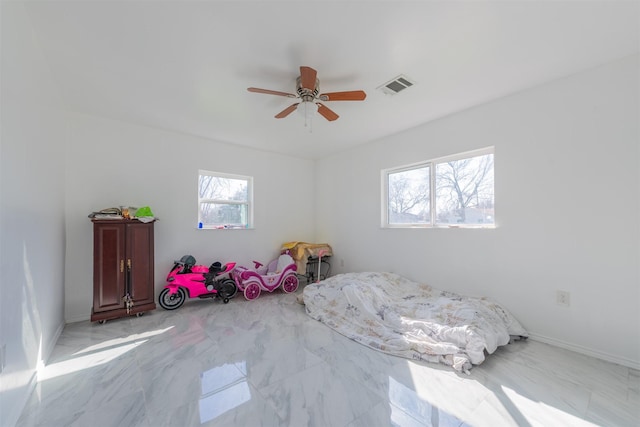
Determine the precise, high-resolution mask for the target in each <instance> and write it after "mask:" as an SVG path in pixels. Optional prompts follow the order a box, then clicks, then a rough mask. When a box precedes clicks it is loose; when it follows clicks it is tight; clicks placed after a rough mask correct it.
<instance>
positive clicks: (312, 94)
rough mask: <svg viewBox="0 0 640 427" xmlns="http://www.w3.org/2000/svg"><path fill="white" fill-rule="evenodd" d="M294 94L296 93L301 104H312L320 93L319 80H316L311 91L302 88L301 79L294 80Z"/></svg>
mask: <svg viewBox="0 0 640 427" xmlns="http://www.w3.org/2000/svg"><path fill="white" fill-rule="evenodd" d="M296 92H298V95H299V96H300V99H301V100H302V101H303V102H313V100H315V99H316V98H317V96H318V93H319V92H320V80H319V79H316V84H315V87H314V88H313V90H311V89H309V88H306V87H302V83H301V78H300V77H298V78H296Z"/></svg>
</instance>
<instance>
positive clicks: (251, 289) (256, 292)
mask: <svg viewBox="0 0 640 427" xmlns="http://www.w3.org/2000/svg"><path fill="white" fill-rule="evenodd" d="M259 296H260V286H259V285H258V284H257V283H249V284H248V285H247V287H246V288H244V297H245V298H246V299H248V300H249V301H251V300H252V299H256V298H258V297H259Z"/></svg>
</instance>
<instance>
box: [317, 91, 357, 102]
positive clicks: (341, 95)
mask: <svg viewBox="0 0 640 427" xmlns="http://www.w3.org/2000/svg"><path fill="white" fill-rule="evenodd" d="M366 97H367V94H366V93H364V91H363V90H350V91H346V92H329V93H323V94H320V95H318V99H320V100H321V101H362V100H364V99H365V98H366Z"/></svg>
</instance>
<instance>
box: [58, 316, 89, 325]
mask: <svg viewBox="0 0 640 427" xmlns="http://www.w3.org/2000/svg"><path fill="white" fill-rule="evenodd" d="M90 319H91V316H87V315H80V316H71V317H67V318H66V319H64V320H65V322H67V323H77V322H84V321H87V320H90Z"/></svg>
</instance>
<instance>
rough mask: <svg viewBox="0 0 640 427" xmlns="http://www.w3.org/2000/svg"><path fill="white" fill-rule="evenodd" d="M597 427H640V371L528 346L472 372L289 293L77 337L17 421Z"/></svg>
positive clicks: (248, 426)
mask: <svg viewBox="0 0 640 427" xmlns="http://www.w3.org/2000/svg"><path fill="white" fill-rule="evenodd" d="M298 292H300V291H298ZM590 425H598V426H639V425H640V372H639V371H637V370H634V369H630V368H626V367H623V366H619V365H615V364H612V363H607V362H604V361H601V360H597V359H594V358H591V357H587V356H584V355H580V354H577V353H573V352H570V351H567V350H563V349H559V348H555V347H552V346H549V345H547V344H543V343H540V342H535V341H531V340H528V341H521V342H514V343H513V344H509V345H507V346H505V347H502V348H500V349H499V350H498V351H497V352H496V353H494V354H493V355H491V356H490V357H488V359H487V360H486V361H485V362H484V363H483V364H481V365H479V366H477V367H474V368H473V369H472V370H471V373H470V375H466V374H460V373H456V372H454V371H453V370H452V369H451V368H448V367H446V366H444V365H442V366H441V365H435V364H426V363H422V362H415V361H412V360H405V359H401V358H398V357H394V356H389V355H386V354H383V353H379V352H377V351H375V350H371V349H369V348H367V347H364V346H362V345H360V344H357V343H355V342H353V341H351V340H349V339H347V338H345V337H343V336H342V335H339V334H337V333H335V332H333V331H332V330H331V329H329V328H328V327H326V326H324V325H322V324H320V323H319V322H317V321H315V320H313V319H311V318H310V317H308V316H307V315H306V314H305V312H304V306H302V305H300V304H298V303H297V302H296V295H295V294H289V295H287V294H283V293H281V292H280V291H276V292H275V293H273V294H268V293H266V294H265V293H263V294H262V295H261V296H260V297H259V298H258V299H257V300H254V301H246V300H244V298H242V297H241V296H240V295H239V296H238V297H237V298H235V299H234V300H232V301H231V302H230V303H229V304H226V305H225V304H222V303H221V302H220V301H212V300H192V301H188V302H187V303H186V304H185V305H184V306H183V307H182V308H180V309H178V310H176V311H172V312H170V311H165V310H163V309H161V308H158V309H157V310H155V311H154V312H151V313H148V314H145V315H144V316H142V317H139V318H126V319H119V320H113V321H109V322H107V323H105V324H104V325H100V324H91V323H89V322H81V323H73V324H70V325H67V326H66V327H65V329H64V331H63V332H62V335H61V336H60V338H59V340H58V343H57V345H56V347H55V349H54V351H53V354H52V355H51V357H50V360H49V361H48V365H47V366H46V367H45V368H44V369H43V371H42V372H41V373H39V380H38V384H37V386H36V389H35V390H34V393H33V395H32V396H31V398H30V400H29V402H28V403H27V405H26V407H25V409H24V412H23V414H22V416H21V418H20V420H19V422H18V426H19V427H25V426H65V427H66V426H82V427H85V426H91V427H103V426H104V427H106V426H120V427H124V426H149V427H152V426H180V427H182V426H243V427H253V426H296V427H297V426H319V427H333V426H337V427H342V426H345V427H347V426H348V427H352V426H366V427H371V426H407V427H411V426H492V427H495V426H590Z"/></svg>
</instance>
